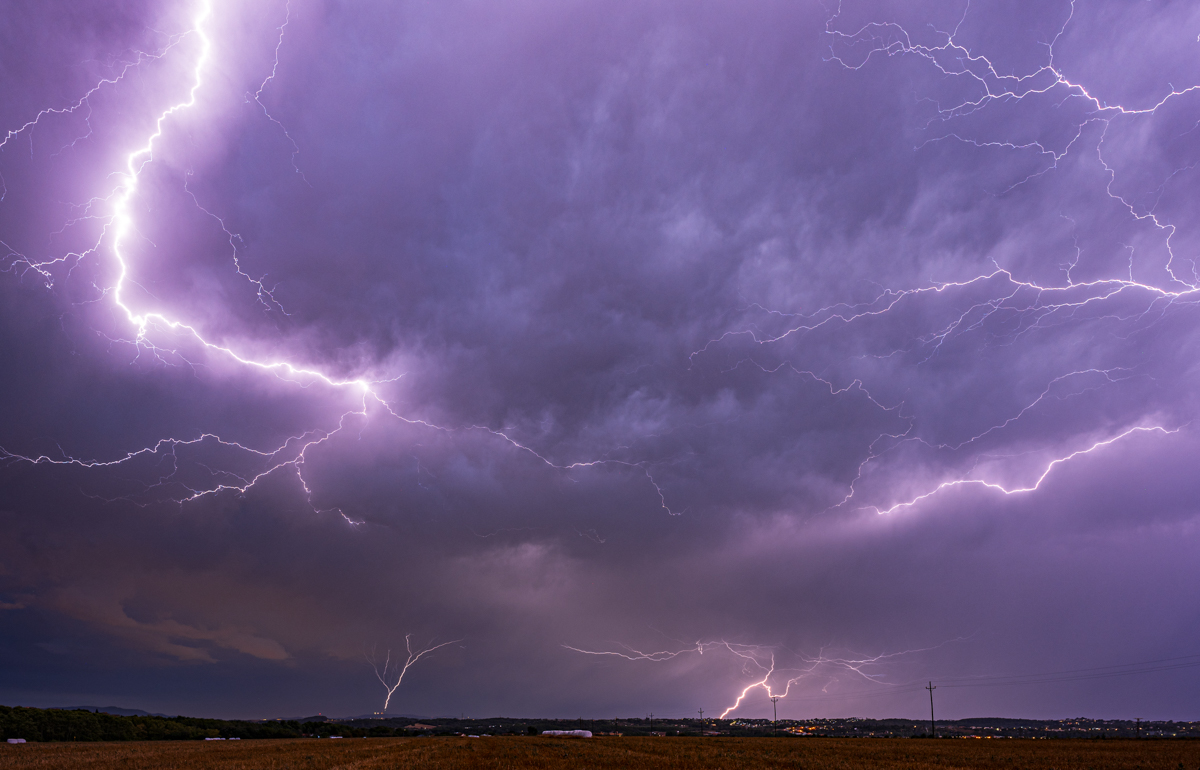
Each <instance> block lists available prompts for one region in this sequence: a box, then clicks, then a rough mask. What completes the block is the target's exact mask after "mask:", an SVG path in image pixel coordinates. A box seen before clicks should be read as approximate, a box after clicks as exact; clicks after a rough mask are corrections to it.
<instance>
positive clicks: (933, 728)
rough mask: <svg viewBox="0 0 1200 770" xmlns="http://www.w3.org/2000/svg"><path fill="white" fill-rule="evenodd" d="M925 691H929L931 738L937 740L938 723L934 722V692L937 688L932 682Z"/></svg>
mask: <svg viewBox="0 0 1200 770" xmlns="http://www.w3.org/2000/svg"><path fill="white" fill-rule="evenodd" d="M925 689H926V690H929V737H930V738H936V737H937V722H935V721H933V691H934V690H936V689H937V688H936V687H934V686H933V682H930V683H929V686H928V687H926V688H925Z"/></svg>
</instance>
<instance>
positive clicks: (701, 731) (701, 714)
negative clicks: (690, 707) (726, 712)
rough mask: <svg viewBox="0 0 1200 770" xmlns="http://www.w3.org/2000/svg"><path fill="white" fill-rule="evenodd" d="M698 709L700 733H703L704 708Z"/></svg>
mask: <svg viewBox="0 0 1200 770" xmlns="http://www.w3.org/2000/svg"><path fill="white" fill-rule="evenodd" d="M699 711H700V734H701V735H704V709H699Z"/></svg>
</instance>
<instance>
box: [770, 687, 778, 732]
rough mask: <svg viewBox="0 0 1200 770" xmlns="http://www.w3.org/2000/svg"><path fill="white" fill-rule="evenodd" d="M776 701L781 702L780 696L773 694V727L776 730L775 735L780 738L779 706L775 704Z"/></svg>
mask: <svg viewBox="0 0 1200 770" xmlns="http://www.w3.org/2000/svg"><path fill="white" fill-rule="evenodd" d="M776 703H779V696H778V695H772V696H771V713H772V714H773V717H772V719H771V728H772V729H773V730H774V731H775V737H776V738H778V737H779V707H778V706H776V705H775V704H776Z"/></svg>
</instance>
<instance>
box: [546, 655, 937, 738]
mask: <svg viewBox="0 0 1200 770" xmlns="http://www.w3.org/2000/svg"><path fill="white" fill-rule="evenodd" d="M618 646H619V647H620V648H621V649H620V650H585V649H581V648H579V647H572V646H571V645H567V644H564V645H563V647H564V648H566V649H568V650H571V651H572V652H578V653H580V654H583V655H594V656H599V657H614V658H620V659H622V660H628V661H645V662H649V663H665V662H667V661H671V660H674V659H676V658H679V657H681V656H685V655H692V654H695V655H703V654H704V653H705V651H713V652H722V651H723V652H726V653H728V654H731V655H733V656H735V657H736V658H739V659H740V660H741V661H742V666H743V671H744V672H745V673H748V674H750V675H751V676H752V677H754V679H753V681H751V682H750V683H749V684H746V685H745V686H744V687H742V689H741V690H740V691H738V693H737V695H736V696H734V699H733V702H732V703H730V704H729V705H728V706H727V707H726V708H725V710H724V711H722V712H721V715H720V719H725V718H726V717H727V716H729V715H730V714H732V713H733V712H734V711H737V710H738V709H739V708H740V707H741V706H742V704H743V702H744V701H745V700H746V697H747V696H748V695H750V693H752V692H753V691H755V690H762V691H763V692H764V693H765V694H766V697H768V698H780V699H783V698H786V697H788V695H789V694H791V691H792V688H793V687H794V686H795V685H797V684H799V683H800V682H802V681H804V680H806V679H810V678H812V677H814V676H817V675H828V673H829V672H830V671H833V672H842V673H850V674H852V675H853V676H854V677H855V678H858V679H862V680H866V681H869V682H871V683H873V684H882V685H886V684H887V682H886V681H885V679H884V677H883V675H882V674H881V673H876V672H875V671H872V670H871V667H872V666H879V665H882V664H884V663H887V662H889V661H891V660H893V659H895V658H899V657H902V656H905V655H913V654H916V653H920V652H928V651H930V650H933V649H937V647H929V648H924V649H919V650H905V651H903V652H893V653H886V654H883V655H875V656H869V657H862V658H842V657H833V656H828V655H826V654H825V651H824V650H822V651H821V652H820V653H819V654H818V655H817V656H816V657H807V656H803V655H800V656H797V657H798V658H799V664H800V665H799V666H792V667H789V668H786V669H781V668H779V667H778V666H777V665H776V648H774V647H770V646H766V645H758V644H739V643H735V642H728V641H725V640H714V641H697V642H695V643H693V644H690V645H687V646H685V647H680V648H678V649H674V650H657V651H653V652H643V651H641V650H637V649H634V648H632V647H629V646H627V645H618ZM940 646H942V645H938V647H940ZM710 654H711V652H710Z"/></svg>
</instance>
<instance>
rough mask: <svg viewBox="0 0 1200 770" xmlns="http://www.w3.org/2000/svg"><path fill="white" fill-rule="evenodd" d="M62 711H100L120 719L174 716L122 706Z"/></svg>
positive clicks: (64, 709) (68, 707)
mask: <svg viewBox="0 0 1200 770" xmlns="http://www.w3.org/2000/svg"><path fill="white" fill-rule="evenodd" d="M60 710H61V711H80V710H83V711H91V712H92V713H95V712H97V711H99V712H100V713H101V714H112V715H113V716H118V717H172V716H175V715H174V714H151V713H150V712H149V711H142V710H141V709H125V708H121V707H120V706H62V707H61V709H60Z"/></svg>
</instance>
